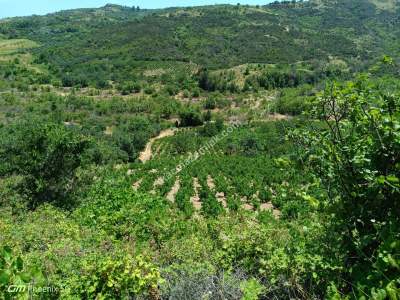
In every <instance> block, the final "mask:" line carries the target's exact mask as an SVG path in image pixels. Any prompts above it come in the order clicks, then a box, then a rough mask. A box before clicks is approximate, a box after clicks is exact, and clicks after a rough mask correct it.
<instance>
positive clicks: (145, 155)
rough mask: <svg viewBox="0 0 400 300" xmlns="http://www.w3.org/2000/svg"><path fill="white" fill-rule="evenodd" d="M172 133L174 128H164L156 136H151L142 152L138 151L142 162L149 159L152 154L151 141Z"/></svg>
mask: <svg viewBox="0 0 400 300" xmlns="http://www.w3.org/2000/svg"><path fill="white" fill-rule="evenodd" d="M174 134H175V130H174V129H166V130H163V131H161V132H160V133H159V135H158V136H156V137H154V138H151V139H150V141H148V143H147V144H146V148H145V149H144V150H143V151H142V152H140V155H139V159H140V160H141V161H142V162H143V163H144V162H146V161H148V160H150V159H151V157H152V154H153V153H152V149H151V148H152V146H153V143H154V142H155V141H156V140H159V139H162V138H165V137H167V136H172V135H174Z"/></svg>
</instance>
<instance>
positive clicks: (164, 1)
mask: <svg viewBox="0 0 400 300" xmlns="http://www.w3.org/2000/svg"><path fill="white" fill-rule="evenodd" d="M238 2H240V3H241V4H252V5H256V4H266V3H268V2H272V1H270V0H264V1H262V0H245V1H243V2H241V1H229V0H151V1H149V0H0V18H6V17H16V16H29V15H33V14H36V15H43V14H47V13H52V12H56V11H59V10H64V9H73V8H92V7H100V6H104V5H106V4H107V3H113V4H120V5H126V6H140V7H141V8H164V7H172V6H195V5H206V4H223V3H231V4H236V3H238Z"/></svg>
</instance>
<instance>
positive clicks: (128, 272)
mask: <svg viewBox="0 0 400 300" xmlns="http://www.w3.org/2000/svg"><path fill="white" fill-rule="evenodd" d="M76 279H77V281H76V282H72V283H71V285H70V286H69V287H68V289H67V290H68V292H67V293H65V294H64V295H63V296H64V297H73V296H78V297H80V298H81V299H115V298H118V299H127V298H130V297H134V296H136V295H141V294H151V293H153V294H154V293H157V286H158V284H159V283H160V282H161V278H160V272H159V270H158V269H157V267H156V266H154V265H153V264H152V263H150V262H148V261H147V260H146V259H145V258H144V257H142V256H140V255H139V256H136V257H135V258H133V257H131V256H129V255H127V256H123V257H115V256H113V257H107V256H105V257H102V258H101V259H100V260H98V259H96V260H94V261H87V262H85V266H84V269H83V270H82V274H81V277H79V278H76Z"/></svg>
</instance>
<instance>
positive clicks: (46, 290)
mask: <svg viewBox="0 0 400 300" xmlns="http://www.w3.org/2000/svg"><path fill="white" fill-rule="evenodd" d="M61 290H62V288H61V287H57V286H35V285H33V284H12V285H9V286H8V288H7V292H8V293H10V294H20V293H29V294H55V293H59V292H60V291H61Z"/></svg>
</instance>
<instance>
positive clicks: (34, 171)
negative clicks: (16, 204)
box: [0, 118, 89, 208]
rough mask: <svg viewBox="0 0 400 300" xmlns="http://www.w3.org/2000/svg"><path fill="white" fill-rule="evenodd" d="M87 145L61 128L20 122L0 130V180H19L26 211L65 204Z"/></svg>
mask: <svg viewBox="0 0 400 300" xmlns="http://www.w3.org/2000/svg"><path fill="white" fill-rule="evenodd" d="M88 146H89V141H88V140H87V139H86V138H84V137H82V136H80V135H79V134H76V133H74V132H73V131H72V130H70V129H68V128H67V127H65V126H64V125H61V124H55V123H50V122H46V121H41V120H39V119H36V118H34V119H31V120H23V121H19V122H17V123H15V124H12V125H10V126H6V127H4V128H2V129H1V130H0V176H1V177H3V176H10V175H13V174H19V175H22V176H23V183H22V185H21V191H22V192H25V193H26V194H27V195H28V196H29V199H30V203H29V207H30V208H35V207H37V205H38V204H40V203H42V202H55V203H58V204H60V205H61V206H70V204H71V203H67V200H68V199H70V197H69V196H70V193H71V192H72V190H73V189H74V184H73V181H74V179H75V171H76V169H77V168H78V167H79V166H80V165H81V161H82V158H83V154H84V152H85V150H86V149H87V148H88Z"/></svg>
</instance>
